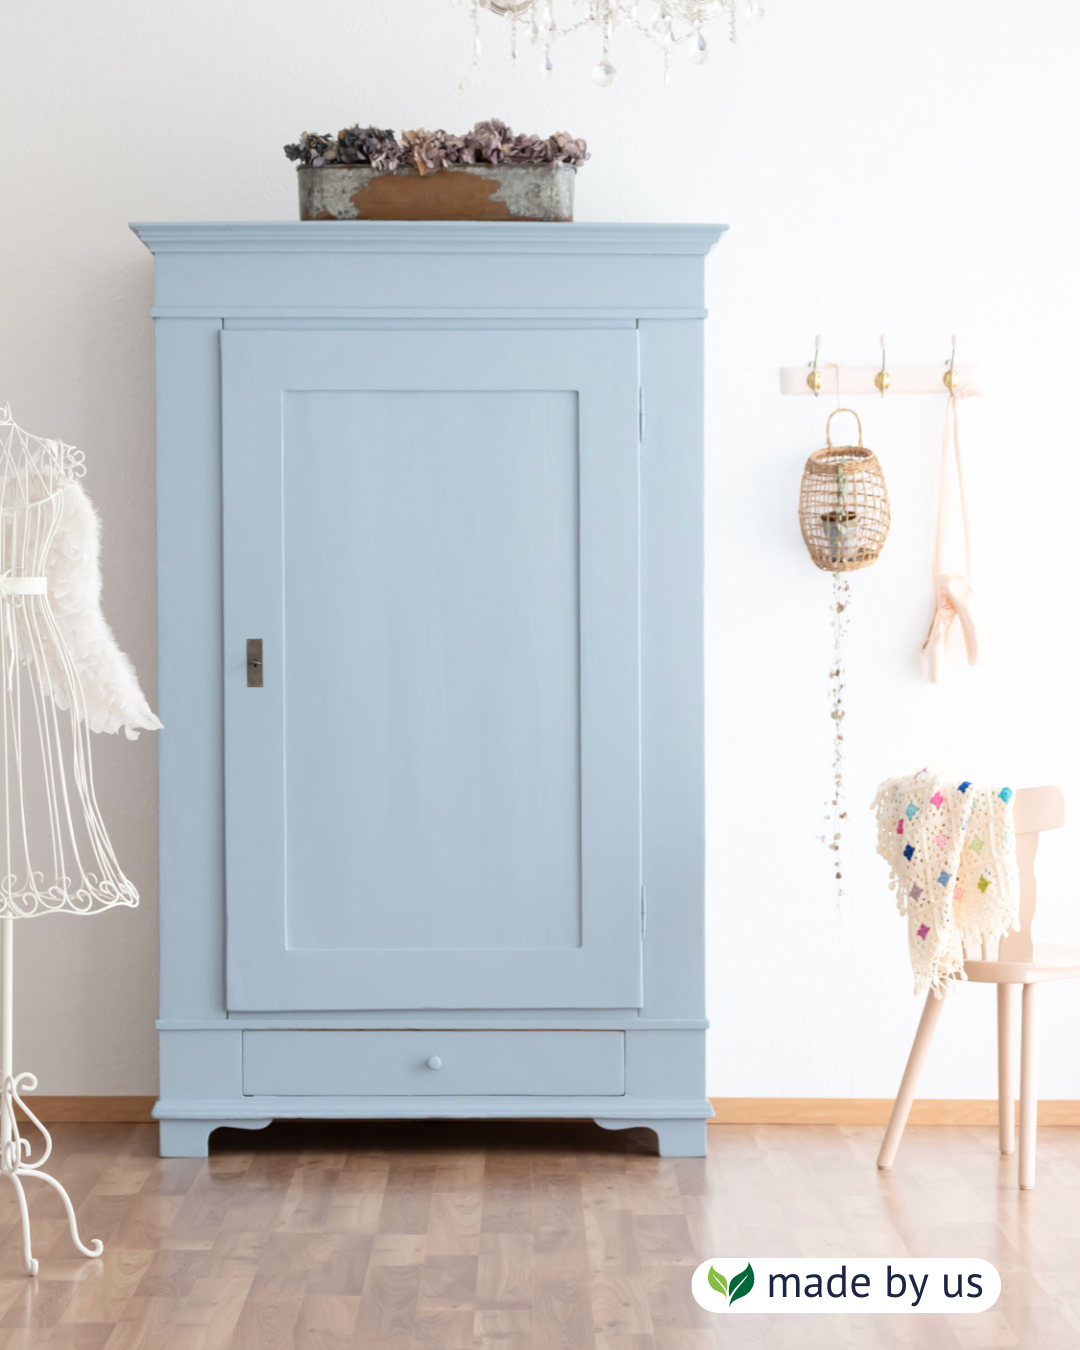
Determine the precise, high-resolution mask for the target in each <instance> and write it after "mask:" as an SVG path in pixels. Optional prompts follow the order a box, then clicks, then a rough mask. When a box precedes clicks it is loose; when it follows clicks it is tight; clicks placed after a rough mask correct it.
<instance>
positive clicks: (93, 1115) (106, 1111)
mask: <svg viewBox="0 0 1080 1350" xmlns="http://www.w3.org/2000/svg"><path fill="white" fill-rule="evenodd" d="M27 1100H28V1102H29V1104H30V1108H31V1110H32V1111H33V1112H34V1114H35V1115H36V1116H38V1117H39V1118H40V1119H41V1120H42V1121H43V1122H44V1124H46V1125H59V1124H87V1125H101V1124H112V1125H133V1124H139V1125H143V1124H148V1123H150V1122H151V1120H152V1119H153V1117H152V1116H151V1114H150V1112H151V1110H152V1109H153V1105H154V1101H155V1098H153V1097H38V1096H36V1095H35V1096H31V1097H28V1098H27ZM710 1100H711V1101H712V1107H713V1110H714V1111H715V1112H716V1117H715V1119H714V1120H712V1121H710V1122H709V1123H710V1124H711V1125H884V1124H886V1123H887V1121H888V1119H889V1112H890V1111H891V1110H892V1101H891V1100H890V1099H889V1098H887V1097H712V1098H711V1099H710ZM908 1123H909V1124H910V1125H996V1124H997V1101H996V1100H989V1101H982V1100H977V1099H974V1098H958V1099H954V1100H949V1099H934V1098H926V1099H923V1100H921V1101H920V1100H917V1101H916V1102H915V1103H914V1105H913V1106H912V1108H911V1115H910V1116H909V1118H908ZM1039 1124H1040V1125H1080V1101H1043V1102H1040V1103H1039Z"/></svg>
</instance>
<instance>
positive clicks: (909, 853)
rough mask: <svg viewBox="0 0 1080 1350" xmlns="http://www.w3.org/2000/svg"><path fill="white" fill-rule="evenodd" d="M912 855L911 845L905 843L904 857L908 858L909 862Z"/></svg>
mask: <svg viewBox="0 0 1080 1350" xmlns="http://www.w3.org/2000/svg"><path fill="white" fill-rule="evenodd" d="M914 856H915V850H914V849H913V848H912V847H911V845H910V844H905V845H904V857H905V858H906V859H907V860H908V862H910V861H911V860H912V858H914Z"/></svg>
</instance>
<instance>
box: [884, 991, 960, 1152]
mask: <svg viewBox="0 0 1080 1350" xmlns="http://www.w3.org/2000/svg"><path fill="white" fill-rule="evenodd" d="M944 1006H945V1000H944V999H943V998H935V997H934V993H933V990H931V991H930V993H928V994H927V996H926V1006H925V1007H924V1008H923V1013H922V1017H921V1018H920V1019H919V1029H918V1031H916V1033H915V1039H914V1041H913V1042H912V1045H911V1053H910V1054H909V1055H908V1062H907V1068H906V1069H905V1070H904V1076H903V1078H902V1079H901V1080H900V1091H899V1092H898V1093H897V1094H896V1101H895V1102H893V1109H892V1115H891V1116H890V1117H889V1124H888V1128H887V1129H886V1130H885V1138H884V1139H883V1140H882V1143H881V1152H880V1153H879V1154H878V1160H877V1165H878V1166H879V1167H880V1168H882V1169H883V1170H885V1169H887V1168H890V1167H891V1166H892V1165H893V1159H894V1158H895V1157H896V1150H897V1149H898V1148H899V1147H900V1138H901V1136H902V1135H903V1133H904V1126H905V1125H906V1124H907V1118H908V1114H909V1113H910V1111H911V1103H912V1102H913V1101H914V1100H915V1089H916V1088H917V1087H918V1086H919V1078H920V1076H921V1075H922V1071H923V1065H924V1064H925V1063H926V1056H927V1055H928V1054H929V1052H930V1042H931V1041H932V1040H933V1039H934V1032H935V1030H936V1029H937V1024H938V1018H939V1017H940V1016H941V1010H942V1008H943V1007H944Z"/></svg>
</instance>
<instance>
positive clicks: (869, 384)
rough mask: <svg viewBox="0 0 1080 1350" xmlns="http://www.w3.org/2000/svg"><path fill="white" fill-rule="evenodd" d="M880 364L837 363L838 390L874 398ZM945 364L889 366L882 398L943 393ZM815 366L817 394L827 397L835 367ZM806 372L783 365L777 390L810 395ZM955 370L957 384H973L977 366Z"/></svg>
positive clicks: (806, 368) (832, 387)
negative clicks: (848, 364) (886, 383)
mask: <svg viewBox="0 0 1080 1350" xmlns="http://www.w3.org/2000/svg"><path fill="white" fill-rule="evenodd" d="M880 369H881V367H880V366H840V367H839V373H840V390H839V392H840V393H841V394H845V395H849V394H873V395H874V396H875V398H881V396H882V395H881V393H880V391H879V390H878V388H877V386H876V385H875V384H874V376H875V375H877V374H878V372H879V371H880ZM947 369H948V366H947V365H937V366H893V365H890V366H889V375H890V377H891V378H890V381H889V387H888V392H887V393H886V394H885V397H886V398H892V397H893V395H894V394H945V393H947V392H948V388H947V386H946V384H945V379H944V377H945V373H946V371H947ZM818 370H819V371H820V373H821V375H822V381H821V390H820V397H821V398H828V397H829V395H830V394H835V393H836V392H837V388H836V375H837V367H836V366H835V365H833V364H832V363H829V362H823V363H819V365H818ZM809 373H810V367H809V366H806V365H802V366H783V367H781V370H780V392H781V393H782V394H808V395H812V394H813V392H814V391H813V390H812V389H811V388H810V386H809V385H808V384H807V383H806V377H807V375H809ZM956 373H957V375H958V376H959V377H960V383H961V384H973V383H976V382H977V380H978V374H979V368H978V366H957V367H956Z"/></svg>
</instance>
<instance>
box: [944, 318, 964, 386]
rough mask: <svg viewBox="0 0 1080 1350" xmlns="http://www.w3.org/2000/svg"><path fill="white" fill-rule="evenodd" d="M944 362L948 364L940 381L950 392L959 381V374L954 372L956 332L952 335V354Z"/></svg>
mask: <svg viewBox="0 0 1080 1350" xmlns="http://www.w3.org/2000/svg"><path fill="white" fill-rule="evenodd" d="M945 364H946V365H947V366H948V370H947V371H946V372H945V374H944V375H942V377H941V382H942V384H944V386H945V388H946V389H947V390H948V391H949V393H950V394H951V393H952V391H953V390H954V389H955V388H956V386H957V385H958V384H959V383H960V376H959V375H958V374H957V372H956V334H955V333H954V334H953V335H952V355H951V356H950V357H949V359H948V361H946V362H945Z"/></svg>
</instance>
